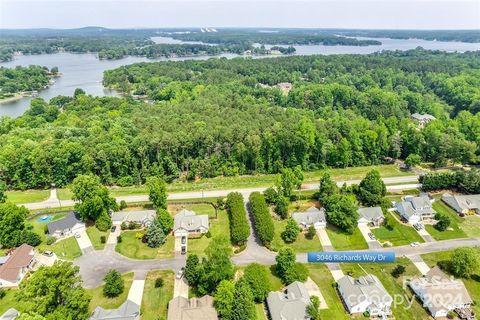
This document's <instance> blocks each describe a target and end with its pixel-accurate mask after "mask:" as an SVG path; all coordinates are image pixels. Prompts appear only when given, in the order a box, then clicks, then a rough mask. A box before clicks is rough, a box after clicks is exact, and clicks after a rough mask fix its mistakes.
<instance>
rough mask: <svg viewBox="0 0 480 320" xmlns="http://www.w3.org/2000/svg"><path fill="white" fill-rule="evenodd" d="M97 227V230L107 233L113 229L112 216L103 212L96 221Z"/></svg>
mask: <svg viewBox="0 0 480 320" xmlns="http://www.w3.org/2000/svg"><path fill="white" fill-rule="evenodd" d="M95 227H97V229H98V230H100V231H103V232H105V231H107V230H108V229H110V228H111V227H112V218H110V216H109V215H108V214H107V213H106V212H105V211H103V212H102V213H101V214H100V216H99V217H98V218H97V220H96V221H95Z"/></svg>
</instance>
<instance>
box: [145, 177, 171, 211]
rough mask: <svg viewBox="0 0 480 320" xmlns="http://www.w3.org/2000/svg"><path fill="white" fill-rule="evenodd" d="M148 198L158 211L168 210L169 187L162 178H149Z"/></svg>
mask: <svg viewBox="0 0 480 320" xmlns="http://www.w3.org/2000/svg"><path fill="white" fill-rule="evenodd" d="M147 190H148V197H149V199H150V201H152V203H153V206H154V207H155V208H157V209H164V210H166V209H167V185H166V183H165V181H164V180H163V179H162V178H159V177H149V178H147Z"/></svg>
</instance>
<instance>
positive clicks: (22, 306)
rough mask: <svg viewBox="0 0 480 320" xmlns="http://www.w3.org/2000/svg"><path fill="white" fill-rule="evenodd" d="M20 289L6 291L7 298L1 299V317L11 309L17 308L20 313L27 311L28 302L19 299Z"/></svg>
mask: <svg viewBox="0 0 480 320" xmlns="http://www.w3.org/2000/svg"><path fill="white" fill-rule="evenodd" d="M17 292H18V289H5V296H4V297H3V298H2V299H0V315H2V314H4V313H5V311H7V310H8V309H10V308H15V309H17V311H19V312H23V311H25V310H26V309H27V304H28V302H27V301H20V300H19V299H18V298H17Z"/></svg>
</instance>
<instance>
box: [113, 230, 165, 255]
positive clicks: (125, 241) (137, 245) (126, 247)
mask: <svg viewBox="0 0 480 320" xmlns="http://www.w3.org/2000/svg"><path fill="white" fill-rule="evenodd" d="M137 232H140V231H135V230H133V231H123V232H122V242H121V243H117V245H116V247H115V250H116V251H117V252H118V253H120V254H122V255H124V256H126V257H128V258H132V259H141V260H145V259H162V258H163V259H165V258H172V257H173V255H174V249H175V248H174V246H175V242H174V238H173V236H171V235H169V236H167V240H166V242H165V243H164V244H163V245H162V246H161V247H160V248H150V247H149V246H147V244H146V243H143V242H142V240H141V239H137V238H136V237H135V234H136V233H137Z"/></svg>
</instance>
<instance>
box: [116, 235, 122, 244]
mask: <svg viewBox="0 0 480 320" xmlns="http://www.w3.org/2000/svg"><path fill="white" fill-rule="evenodd" d="M117 242H118V243H121V242H122V235H119V236H117Z"/></svg>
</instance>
